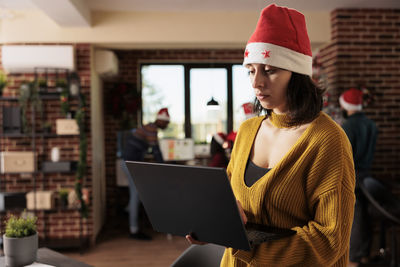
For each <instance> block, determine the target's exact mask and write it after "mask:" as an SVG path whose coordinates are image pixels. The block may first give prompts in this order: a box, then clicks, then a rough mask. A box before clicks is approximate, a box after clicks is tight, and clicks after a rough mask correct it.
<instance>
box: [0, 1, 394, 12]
mask: <svg viewBox="0 0 400 267" xmlns="http://www.w3.org/2000/svg"><path fill="white" fill-rule="evenodd" d="M34 2H35V0H0V8H3V9H4V8H6V9H11V10H14V9H37V5H35V3H34ZM41 2H47V5H49V6H54V7H56V6H59V5H60V3H62V2H75V3H76V2H80V3H81V4H84V5H86V6H87V7H88V9H90V10H91V11H93V10H102V11H258V10H260V9H262V8H263V7H264V6H267V5H268V4H270V3H276V4H278V5H282V6H289V7H292V8H295V9H298V10H300V11H303V12H304V11H331V10H334V9H336V8H361V7H362V8H399V9H400V1H399V0H275V1H264V0H45V1H41Z"/></svg>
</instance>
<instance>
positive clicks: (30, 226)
mask: <svg viewBox="0 0 400 267" xmlns="http://www.w3.org/2000/svg"><path fill="white" fill-rule="evenodd" d="M36 221H37V217H36V216H32V215H31V216H28V215H27V214H26V213H25V212H23V213H22V215H21V217H19V218H18V217H16V216H14V215H11V216H10V218H9V219H8V220H7V221H6V237H17V238H21V237H27V236H31V235H34V234H35V233H36Z"/></svg>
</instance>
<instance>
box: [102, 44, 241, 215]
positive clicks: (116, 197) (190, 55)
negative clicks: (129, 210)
mask: <svg viewBox="0 0 400 267" xmlns="http://www.w3.org/2000/svg"><path fill="white" fill-rule="evenodd" d="M114 52H115V53H116V54H117V56H118V59H119V73H120V75H119V76H118V77H117V78H114V79H113V80H109V81H107V82H105V83H104V99H105V100H107V99H110V98H111V97H112V94H113V90H112V89H113V87H112V85H113V82H117V81H123V82H130V83H134V84H136V86H137V88H139V87H140V85H139V84H138V79H139V74H140V70H139V62H141V61H146V62H148V61H152V62H157V63H163V62H180V63H182V62H208V63H211V62H239V63H240V62H242V60H243V50H242V49H223V50H222V49H217V50H211V49H210V50H201V49H200V50H191V49H190V50H189V49H187V50H170V49H169V50H129V51H128V50H116V51H114ZM104 106H105V107H106V108H105V111H104V118H105V127H104V128H105V131H106V132H105V136H106V141H105V144H106V164H107V165H106V177H107V205H108V206H107V211H108V215H109V216H108V217H107V218H108V219H110V220H112V219H113V218H115V216H116V213H117V210H116V206H118V205H126V204H127V201H128V196H127V190H121V189H118V188H117V187H116V182H115V179H116V178H115V166H114V165H115V159H116V132H117V130H118V129H119V122H118V120H116V119H115V118H114V117H113V115H112V112H111V109H110V108H109V107H110V105H109V104H108V103H104Z"/></svg>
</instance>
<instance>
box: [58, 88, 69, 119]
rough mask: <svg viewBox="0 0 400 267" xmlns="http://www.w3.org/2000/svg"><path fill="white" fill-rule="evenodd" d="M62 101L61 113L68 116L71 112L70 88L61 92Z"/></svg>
mask: <svg viewBox="0 0 400 267" xmlns="http://www.w3.org/2000/svg"><path fill="white" fill-rule="evenodd" d="M60 101H61V113H62V114H63V115H64V116H67V115H68V113H69V112H70V107H69V90H68V89H67V88H64V89H63V91H62V92H61V94H60Z"/></svg>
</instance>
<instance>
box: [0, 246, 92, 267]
mask: <svg viewBox="0 0 400 267" xmlns="http://www.w3.org/2000/svg"><path fill="white" fill-rule="evenodd" d="M36 262H38V263H44V264H48V265H53V266H57V267H92V266H91V265H88V264H86V263H83V262H80V261H77V260H74V259H71V258H69V257H67V256H64V255H62V254H61V253H58V252H56V251H54V250H51V249H48V248H39V249H38V251H37V260H36ZM5 266H6V264H5V259H4V257H0V267H5Z"/></svg>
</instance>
